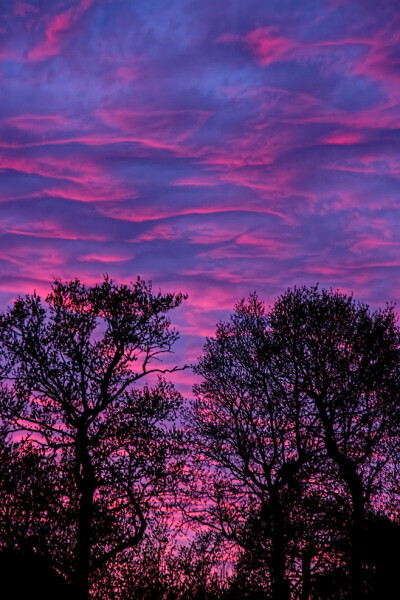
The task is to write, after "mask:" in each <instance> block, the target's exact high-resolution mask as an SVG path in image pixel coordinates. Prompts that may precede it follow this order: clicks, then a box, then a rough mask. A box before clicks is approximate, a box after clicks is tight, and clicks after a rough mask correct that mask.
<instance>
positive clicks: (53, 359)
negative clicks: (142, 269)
mask: <svg viewBox="0 0 400 600" xmlns="http://www.w3.org/2000/svg"><path fill="white" fill-rule="evenodd" d="M183 299H184V297H183V296H182V295H181V294H161V293H154V292H153V291H152V289H151V285H149V284H146V283H145V282H143V281H142V280H140V279H138V280H137V281H136V282H135V283H134V284H132V285H130V286H127V285H116V284H114V283H113V282H112V281H111V280H109V279H108V278H107V277H106V278H105V279H104V281H103V282H102V283H101V284H99V285H96V286H93V287H88V286H85V285H84V284H82V283H81V282H79V281H78V280H75V281H72V282H69V283H65V284H64V283H62V282H60V281H56V282H55V284H54V286H53V291H52V293H51V294H50V295H49V296H48V297H47V298H46V303H45V304H43V302H42V300H41V299H40V298H39V297H38V296H36V295H32V296H26V297H25V298H19V299H18V300H17V301H16V302H15V303H14V305H13V306H12V307H11V308H10V309H9V310H8V311H7V312H6V313H4V314H3V315H1V316H0V360H1V362H0V376H1V400H0V425H1V431H0V459H1V460H0V572H1V571H2V569H3V571H4V570H7V567H6V566H4V565H7V564H8V565H11V564H14V563H12V561H14V562H15V560H18V557H19V558H20V560H21V561H22V562H21V564H22V563H23V564H24V565H28V564H31V563H32V561H38V560H39V561H42V563H41V564H43V565H45V566H43V569H44V570H43V572H44V573H45V572H46V571H45V569H47V573H49V572H51V573H52V577H53V578H55V579H54V582H55V583H56V582H57V581H56V580H57V578H58V583H59V584H60V581H61V583H62V584H63V585H64V586H68V589H69V590H70V592H69V593H71V594H72V593H73V594H74V596H76V597H77V598H79V599H80V600H87V599H88V598H89V597H96V598H99V599H102V598H104V600H111V599H115V600H145V599H146V600H184V599H185V598H187V599H189V598H193V599H194V600H196V599H198V600H234V599H236V598H237V599H239V598H249V599H254V600H257V599H260V600H261V599H271V600H294V599H298V600H317V599H318V600H319V599H320V600H324V599H328V598H329V599H332V600H334V599H349V600H350V599H351V600H370V599H374V598H376V599H377V598H382V597H385V598H390V597H393V598H395V597H397V596H396V592H394V594H392V592H391V590H392V589H393V587H394V586H396V587H397V588H398V585H399V584H398V583H397V571H396V569H397V565H398V563H399V560H400V550H399V548H400V525H399V506H400V505H399V492H400V487H399V476H398V475H399V468H400V460H399V457H400V452H399V442H400V436H399V431H400V429H399V428H400V392H399V389H400V388H399V374H400V373H399V370H400V343H399V342H400V337H399V327H398V323H397V316H396V313H395V311H394V308H393V307H392V306H388V307H387V308H386V309H384V310H379V311H375V312H372V311H371V310H370V309H369V307H368V306H366V305H364V304H362V303H359V302H357V301H355V300H354V299H353V298H352V297H350V296H346V295H344V294H341V293H339V292H333V291H326V290H320V289H318V287H312V288H306V287H303V288H294V289H289V290H288V291H287V292H286V293H284V294H283V295H282V296H281V297H279V298H278V299H277V301H276V302H275V304H274V305H273V306H272V307H271V308H270V309H269V310H267V309H266V307H265V306H264V304H263V302H262V301H261V300H260V299H259V298H258V297H257V295H255V294H253V295H251V296H250V297H249V298H248V300H242V301H241V302H239V303H238V304H237V305H236V307H235V309H234V312H233V314H232V316H231V318H230V319H229V320H228V321H227V322H221V323H220V324H219V325H218V327H217V331H216V335H215V337H213V338H209V339H207V341H206V344H205V346H204V351H203V355H202V356H201V357H200V359H199V361H198V364H197V365H196V366H195V372H196V374H197V376H199V383H198V384H197V385H196V386H195V387H194V396H195V399H194V400H193V401H192V402H191V403H186V404H183V403H182V399H181V397H180V395H179V393H178V392H177V391H176V390H175V389H174V387H173V386H172V384H171V383H169V382H168V381H166V380H165V379H163V376H164V375H165V374H166V373H170V372H173V371H175V370H176V369H177V368H178V367H175V366H173V367H169V368H168V366H166V365H165V364H163V363H162V362H161V359H162V358H164V356H166V355H169V354H170V353H171V352H172V348H173V345H174V343H175V342H176V340H177V337H178V335H177V333H176V332H175V330H174V329H172V328H171V326H170V321H169V318H168V316H167V313H168V312H169V311H170V310H172V309H173V308H176V307H178V306H179V305H180V304H181V302H182V300H183ZM142 381H143V382H144V385H141V384H142ZM177 521H179V523H178V524H177ZM173 531H175V534H174V535H175V537H174V536H173V533H172V532H173ZM178 531H180V532H181V533H180V534H178ZM183 533H186V535H187V541H186V542H185V543H182V534H183ZM179 536H180V537H179ZM179 540H180V541H179ZM7 561H8V562H7ZM10 561H11V562H10ZM35 564H36V563H35ZM26 568H28V567H26ZM10 569H11V567H9V571H10ZM49 569H50V571H49ZM10 572H11V571H10ZM60 585H61V584H60ZM61 593H64V592H60V597H61ZM391 594H392V595H391Z"/></svg>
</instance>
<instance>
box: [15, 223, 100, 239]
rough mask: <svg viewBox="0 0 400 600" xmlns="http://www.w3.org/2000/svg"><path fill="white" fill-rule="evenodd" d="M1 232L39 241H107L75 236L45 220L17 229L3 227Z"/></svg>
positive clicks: (95, 237)
mask: <svg viewBox="0 0 400 600" xmlns="http://www.w3.org/2000/svg"><path fill="white" fill-rule="evenodd" d="M3 230H4V231H5V232H6V233H12V234H14V235H20V236H25V237H33V238H41V239H62V240H86V241H96V242H103V241H105V240H106V239H107V237H106V236H100V235H95V234H77V233H76V232H75V231H74V230H73V228H72V227H71V228H69V229H67V228H65V227H64V228H63V227H61V226H60V224H59V223H57V222H53V221H49V220H46V219H43V220H41V221H38V222H35V221H31V222H29V223H27V224H24V225H20V226H18V227H14V226H4V228H3Z"/></svg>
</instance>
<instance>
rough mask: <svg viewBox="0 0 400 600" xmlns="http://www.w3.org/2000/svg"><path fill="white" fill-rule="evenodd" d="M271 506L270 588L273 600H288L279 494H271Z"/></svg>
mask: <svg viewBox="0 0 400 600" xmlns="http://www.w3.org/2000/svg"><path fill="white" fill-rule="evenodd" d="M271 505H272V518H273V523H272V540H271V541H272V551H271V587H272V598H273V600H290V587H289V582H288V580H287V578H286V547H285V534H284V517H283V512H282V507H281V502H280V498H279V492H276V491H274V492H273V493H271Z"/></svg>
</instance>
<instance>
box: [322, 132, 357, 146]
mask: <svg viewBox="0 0 400 600" xmlns="http://www.w3.org/2000/svg"><path fill="white" fill-rule="evenodd" d="M364 140H365V136H364V135H362V134H361V133H359V132H356V131H340V130H338V131H334V132H332V133H330V134H328V135H326V136H325V137H324V138H323V140H322V141H323V143H324V144H332V145H335V146H336V145H337V146H351V145H352V144H359V143H361V142H363V141H364Z"/></svg>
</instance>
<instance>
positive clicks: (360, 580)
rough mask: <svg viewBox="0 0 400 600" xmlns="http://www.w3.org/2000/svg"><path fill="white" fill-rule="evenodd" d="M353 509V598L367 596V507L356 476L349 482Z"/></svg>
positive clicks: (351, 560)
mask: <svg viewBox="0 0 400 600" xmlns="http://www.w3.org/2000/svg"><path fill="white" fill-rule="evenodd" d="M349 488H350V493H351V499H352V505H353V511H352V513H353V514H352V517H353V522H352V527H351V546H350V580H351V590H352V597H353V600H359V599H360V600H362V599H363V598H364V597H365V585H364V573H363V567H362V563H363V547H364V534H365V509H364V498H363V494H362V487H361V483H360V482H359V481H357V478H355V479H354V480H353V481H352V482H351V483H349Z"/></svg>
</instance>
